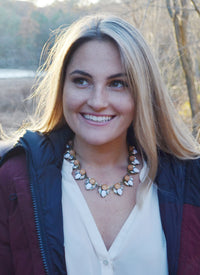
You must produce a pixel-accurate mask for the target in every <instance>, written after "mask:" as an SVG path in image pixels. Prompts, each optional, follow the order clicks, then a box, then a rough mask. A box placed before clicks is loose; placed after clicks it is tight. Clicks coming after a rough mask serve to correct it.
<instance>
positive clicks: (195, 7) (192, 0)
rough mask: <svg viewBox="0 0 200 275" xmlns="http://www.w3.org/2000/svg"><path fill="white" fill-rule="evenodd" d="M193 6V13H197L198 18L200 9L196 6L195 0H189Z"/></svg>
mask: <svg viewBox="0 0 200 275" xmlns="http://www.w3.org/2000/svg"><path fill="white" fill-rule="evenodd" d="M191 2H192V4H193V6H194V9H195V11H196V12H197V13H198V15H199V16H200V8H199V7H198V6H197V4H196V2H195V0H191Z"/></svg>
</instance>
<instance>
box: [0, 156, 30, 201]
mask: <svg viewBox="0 0 200 275" xmlns="http://www.w3.org/2000/svg"><path fill="white" fill-rule="evenodd" d="M16 182H21V183H23V184H24V183H25V182H26V183H27V182H28V171H27V164H26V156H25V153H24V152H23V151H21V152H16V153H13V154H12V155H10V156H9V158H7V159H5V160H4V161H3V163H1V166H0V196H1V199H2V200H4V199H6V198H8V196H10V194H15V193H16V191H15V183H16Z"/></svg>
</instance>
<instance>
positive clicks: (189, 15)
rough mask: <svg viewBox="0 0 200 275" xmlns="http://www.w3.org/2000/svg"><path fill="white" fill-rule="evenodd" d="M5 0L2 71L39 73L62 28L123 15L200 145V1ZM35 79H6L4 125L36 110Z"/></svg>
mask: <svg viewBox="0 0 200 275" xmlns="http://www.w3.org/2000/svg"><path fill="white" fill-rule="evenodd" d="M35 3H36V0H29V1H19V0H0V69H16V68H18V69H25V70H32V71H36V70H37V68H38V66H40V65H41V64H42V62H43V61H44V60H43V59H41V58H40V56H41V52H42V49H43V47H44V44H45V43H46V41H47V40H48V39H49V38H51V40H50V41H51V42H50V43H52V42H53V39H54V38H53V35H52V33H54V31H55V30H56V29H57V28H60V29H62V28H64V27H67V26H69V25H70V24H71V23H72V22H73V21H75V20H76V19H78V18H80V17H81V16H83V15H87V14H93V13H97V12H102V13H112V14H116V15H119V16H121V17H123V18H125V19H126V20H128V21H129V22H130V23H132V24H133V25H134V26H135V27H136V28H138V29H139V30H140V31H141V32H142V34H143V36H144V37H145V39H146V40H147V42H148V43H149V45H150V47H151V49H152V51H153V53H154V56H155V58H156V60H157V62H158V65H159V67H160V71H161V74H162V76H163V78H164V81H165V84H166V86H167V88H168V90H169V93H170V96H171V98H172V101H173V102H174V104H175V106H176V108H177V110H178V112H179V114H180V115H181V117H182V118H183V120H184V121H185V123H186V124H187V125H188V126H189V128H190V130H191V131H192V132H193V134H194V135H195V137H196V138H197V139H198V140H199V141H200V130H199V129H200V0H134V1H133V0H132V1H131V0H121V1H120V0H99V1H98V0H96V1H95V3H94V2H92V1H89V0H55V1H54V2H53V3H52V4H51V5H48V6H45V7H38V6H37V5H36V4H35ZM33 83H34V78H33V77H26V78H15V77H11V78H3V77H2V78H0V123H1V125H2V127H3V129H4V130H14V129H17V128H18V127H19V126H20V124H21V122H22V121H23V120H25V119H26V118H27V116H28V115H29V114H30V113H31V112H32V110H33V105H32V103H31V101H29V100H26V98H27V97H28V96H29V95H30V93H31V92H32V90H31V87H32V85H33Z"/></svg>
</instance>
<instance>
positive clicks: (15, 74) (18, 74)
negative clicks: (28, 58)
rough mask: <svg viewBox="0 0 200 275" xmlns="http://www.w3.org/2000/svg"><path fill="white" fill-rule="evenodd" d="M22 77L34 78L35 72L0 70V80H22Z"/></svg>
mask: <svg viewBox="0 0 200 275" xmlns="http://www.w3.org/2000/svg"><path fill="white" fill-rule="evenodd" d="M24 77H31V78H33V77H35V72H34V71H31V70H20V69H0V79H5V78H6V79H7V78H24Z"/></svg>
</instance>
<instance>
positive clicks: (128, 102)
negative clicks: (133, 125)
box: [118, 95, 134, 119]
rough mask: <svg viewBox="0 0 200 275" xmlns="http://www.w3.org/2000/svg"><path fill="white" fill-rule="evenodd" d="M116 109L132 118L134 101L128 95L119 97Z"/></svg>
mask: <svg viewBox="0 0 200 275" xmlns="http://www.w3.org/2000/svg"><path fill="white" fill-rule="evenodd" d="M118 108H119V109H118V110H119V112H120V113H122V114H124V116H126V117H130V119H133V116H134V101H133V98H132V97H131V96H130V95H126V96H124V97H121V99H120V100H119V103H118Z"/></svg>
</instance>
